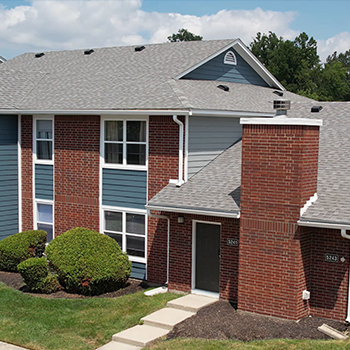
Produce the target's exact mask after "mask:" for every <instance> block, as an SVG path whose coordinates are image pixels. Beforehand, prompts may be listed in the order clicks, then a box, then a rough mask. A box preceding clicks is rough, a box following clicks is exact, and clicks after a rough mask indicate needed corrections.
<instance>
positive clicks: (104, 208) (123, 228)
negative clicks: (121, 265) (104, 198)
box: [102, 206, 148, 264]
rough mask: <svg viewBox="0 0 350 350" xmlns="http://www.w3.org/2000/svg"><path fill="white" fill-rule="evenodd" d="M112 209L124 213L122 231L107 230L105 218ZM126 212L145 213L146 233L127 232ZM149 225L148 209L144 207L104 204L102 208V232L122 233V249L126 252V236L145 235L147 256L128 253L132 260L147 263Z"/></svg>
mask: <svg viewBox="0 0 350 350" xmlns="http://www.w3.org/2000/svg"><path fill="white" fill-rule="evenodd" d="M106 211H111V212H114V213H122V232H117V231H110V230H106V220H105V212H106ZM126 214H138V215H144V216H145V235H144V236H143V235H139V234H134V233H127V232H126ZM147 227H148V217H147V211H146V210H142V209H132V208H120V207H108V206H103V208H102V228H103V229H102V232H103V234H105V232H108V233H116V234H120V235H122V237H123V247H122V251H123V252H124V253H126V237H127V236H133V237H144V238H145V257H144V258H142V257H140V256H133V255H128V256H129V259H130V261H133V262H139V263H145V264H146V263H147Z"/></svg>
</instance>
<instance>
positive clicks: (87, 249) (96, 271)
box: [46, 227, 131, 295]
mask: <svg viewBox="0 0 350 350" xmlns="http://www.w3.org/2000/svg"><path fill="white" fill-rule="evenodd" d="M46 254H47V259H48V260H49V262H50V266H51V267H52V268H53V269H54V271H55V272H56V273H57V275H58V280H59V283H60V284H61V286H62V287H63V288H65V289H66V291H67V292H71V293H79V294H84V295H96V294H102V293H106V292H111V291H114V290H117V289H119V288H121V287H123V286H124V285H125V282H126V281H127V279H128V278H129V275H130V271H131V263H130V261H129V259H128V256H127V255H126V254H125V253H123V252H122V251H121V249H120V247H119V245H118V243H117V242H116V241H114V240H113V239H112V238H110V237H108V236H106V235H102V234H100V233H98V232H96V231H92V230H89V229H86V228H81V227H77V228H74V229H72V230H69V231H67V232H65V233H63V234H62V235H60V236H58V237H56V238H55V239H54V240H52V241H51V242H50V244H49V245H48V246H47V248H46Z"/></svg>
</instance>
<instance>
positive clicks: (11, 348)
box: [0, 341, 27, 350]
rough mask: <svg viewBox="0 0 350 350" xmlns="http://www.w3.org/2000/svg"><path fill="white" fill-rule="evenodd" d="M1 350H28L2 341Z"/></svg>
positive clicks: (0, 342) (0, 343)
mask: <svg viewBox="0 0 350 350" xmlns="http://www.w3.org/2000/svg"><path fill="white" fill-rule="evenodd" d="M0 350H27V349H25V348H21V347H19V346H16V345H12V344H7V343H4V342H2V341H0Z"/></svg>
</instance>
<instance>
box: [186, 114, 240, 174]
mask: <svg viewBox="0 0 350 350" xmlns="http://www.w3.org/2000/svg"><path fill="white" fill-rule="evenodd" d="M241 137H242V126H241V125H240V124H239V118H219V117H190V118H189V138H188V178H190V177H192V176H193V175H194V174H196V173H197V172H198V171H200V170H201V169H202V168H203V167H205V166H206V165H207V164H208V163H209V162H210V161H212V160H213V159H214V158H215V157H216V156H218V155H219V154H220V153H221V152H222V151H224V150H225V149H226V148H228V147H229V146H231V145H232V144H233V143H235V142H237V141H238V140H239V139H240V138H241Z"/></svg>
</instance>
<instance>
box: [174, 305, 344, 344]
mask: <svg viewBox="0 0 350 350" xmlns="http://www.w3.org/2000/svg"><path fill="white" fill-rule="evenodd" d="M323 323H326V324H328V325H329V326H331V327H333V328H336V329H338V330H339V331H342V332H343V331H346V330H347V327H346V325H345V324H344V323H343V322H338V321H332V320H328V319H324V318H320V317H306V318H303V319H302V320H300V321H299V322H294V321H289V320H283V319H279V318H275V317H269V316H262V315H257V314H252V313H248V312H242V311H236V310H235V309H234V308H233V307H232V306H231V305H230V304H229V303H227V302H224V301H219V302H217V303H215V304H212V305H210V306H208V307H206V308H203V309H202V310H200V311H199V312H198V313H197V315H195V316H193V317H191V318H189V319H187V320H185V321H184V322H182V323H180V324H178V325H177V326H175V328H174V330H173V331H172V332H170V333H169V335H168V339H173V338H177V337H182V338H204V339H235V340H242V341H251V340H261V339H276V338H290V339H329V337H328V336H326V335H325V334H323V333H321V332H319V331H318V330H317V327H318V326H321V325H322V324H323Z"/></svg>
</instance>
